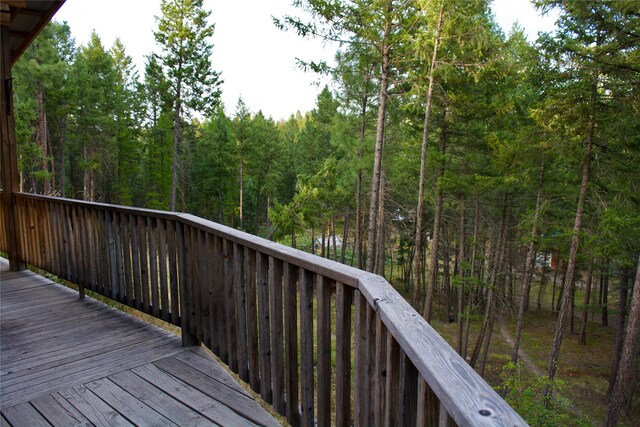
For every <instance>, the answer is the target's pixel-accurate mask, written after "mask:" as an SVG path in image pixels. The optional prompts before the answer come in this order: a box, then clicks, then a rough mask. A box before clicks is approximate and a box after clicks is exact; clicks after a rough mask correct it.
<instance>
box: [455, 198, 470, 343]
mask: <svg viewBox="0 0 640 427" xmlns="http://www.w3.org/2000/svg"><path fill="white" fill-rule="evenodd" d="M465 210H466V206H465V203H464V201H463V203H462V208H461V209H460V230H459V231H460V237H459V242H458V274H459V275H460V283H459V285H458V305H457V310H458V323H457V325H456V345H457V350H458V354H460V355H463V354H464V353H465V352H464V351H463V350H462V345H463V343H462V319H463V317H464V284H465V276H466V272H465V268H464V264H465V259H464V256H465V253H464V245H465V222H466V220H465V213H466V212H465ZM467 315H469V313H467Z"/></svg>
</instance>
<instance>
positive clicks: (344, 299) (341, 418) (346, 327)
mask: <svg viewBox="0 0 640 427" xmlns="http://www.w3.org/2000/svg"><path fill="white" fill-rule="evenodd" d="M352 294H353V291H352V290H351V288H348V287H347V286H345V285H344V284H342V283H340V282H338V283H336V426H338V427H347V426H349V425H351V420H350V414H351V295H352Z"/></svg>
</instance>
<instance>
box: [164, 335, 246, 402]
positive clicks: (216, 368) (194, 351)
mask: <svg viewBox="0 0 640 427" xmlns="http://www.w3.org/2000/svg"><path fill="white" fill-rule="evenodd" d="M173 357H174V358H176V359H177V360H179V361H181V362H183V363H184V364H185V365H188V366H189V367H190V368H192V369H195V370H197V371H200V373H202V374H203V375H205V376H207V377H209V378H210V379H211V380H212V381H218V382H219V383H222V384H224V385H226V386H227V387H229V388H231V389H233V390H234V391H236V392H237V393H241V394H244V395H246V396H247V397H250V395H249V393H248V392H247V391H246V390H245V389H243V388H242V387H240V385H239V384H238V383H237V382H236V380H234V379H233V377H232V376H231V375H229V373H228V372H227V371H226V370H225V369H224V368H223V367H222V366H220V365H218V364H217V363H214V362H213V360H212V359H211V356H210V355H209V354H207V352H206V350H204V349H203V348H201V347H191V348H190V349H189V351H184V352H182V353H179V354H176V355H175V356H173Z"/></svg>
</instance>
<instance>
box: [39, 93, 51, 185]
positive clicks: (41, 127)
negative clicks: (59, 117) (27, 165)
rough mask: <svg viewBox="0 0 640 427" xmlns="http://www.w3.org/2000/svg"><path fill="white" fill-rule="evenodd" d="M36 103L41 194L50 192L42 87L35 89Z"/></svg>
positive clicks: (47, 132) (47, 131)
mask: <svg viewBox="0 0 640 427" xmlns="http://www.w3.org/2000/svg"><path fill="white" fill-rule="evenodd" d="M36 104H37V106H38V145H39V146H40V151H41V155H42V171H43V172H46V175H45V178H44V180H43V182H42V194H44V195H50V194H51V177H50V175H49V172H50V171H49V161H48V158H49V149H48V148H47V145H48V144H47V140H48V135H49V129H48V128H47V110H46V109H45V105H44V93H43V90H42V88H40V87H39V88H38V89H37V90H36Z"/></svg>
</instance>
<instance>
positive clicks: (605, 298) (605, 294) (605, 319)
mask: <svg viewBox="0 0 640 427" xmlns="http://www.w3.org/2000/svg"><path fill="white" fill-rule="evenodd" d="M605 265H606V266H605V275H604V285H603V287H602V326H604V327H607V326H609V260H607V262H606V264H605Z"/></svg>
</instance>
